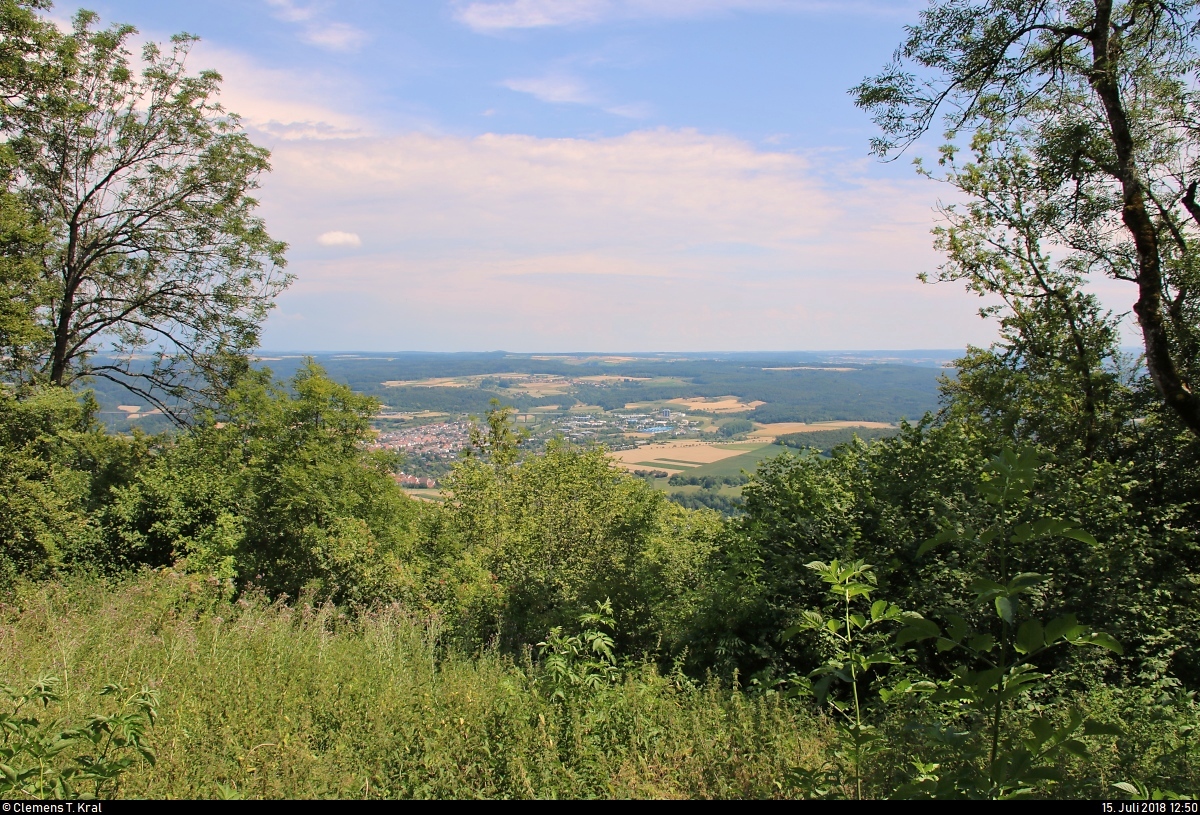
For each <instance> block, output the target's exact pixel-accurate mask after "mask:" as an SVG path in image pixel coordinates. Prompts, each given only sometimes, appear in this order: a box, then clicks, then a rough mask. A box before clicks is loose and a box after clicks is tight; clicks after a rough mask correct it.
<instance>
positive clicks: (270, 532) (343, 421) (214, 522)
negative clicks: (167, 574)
mask: <svg viewBox="0 0 1200 815" xmlns="http://www.w3.org/2000/svg"><path fill="white" fill-rule="evenodd" d="M376 409H377V405H376V403H375V402H374V400H371V399H369V398H366V397H362V396H358V395H356V394H354V393H353V392H351V391H350V389H349V388H347V387H345V386H343V385H338V384H336V383H334V382H332V381H330V380H329V379H328V378H326V377H325V376H324V375H323V372H322V371H321V370H320V369H319V368H318V367H317V366H315V365H308V366H306V367H304V368H302V369H301V370H300V371H299V373H297V375H296V376H295V378H294V379H293V380H292V382H291V389H290V390H288V389H285V388H283V387H282V386H279V385H276V384H272V383H271V382H270V380H269V372H261V373H254V374H251V375H249V376H247V377H246V378H245V379H244V380H243V381H242V382H241V383H240V384H239V385H238V386H237V387H236V388H234V389H233V391H232V392H231V393H230V394H229V396H228V398H227V400H226V405H225V406H224V410H225V414H226V415H225V416H224V417H222V419H223V420H222V421H216V418H215V417H214V418H211V419H209V420H208V421H207V422H206V423H204V424H203V425H201V426H200V427H198V428H196V429H194V430H193V431H192V432H190V433H188V434H186V435H184V436H182V437H180V438H178V439H174V440H171V441H168V442H166V443H165V444H164V445H163V446H162V448H161V450H160V451H159V454H158V455H157V456H156V457H155V459H154V461H153V462H152V463H151V464H150V465H149V466H148V467H146V468H145V469H144V470H142V471H141V472H140V473H138V475H137V477H136V478H135V479H134V480H133V481H132V482H131V483H129V484H128V485H126V486H124V487H121V488H119V489H117V490H116V491H115V500H114V502H113V504H112V505H111V506H110V507H109V508H108V509H107V511H106V513H105V517H104V523H105V532H106V541H105V542H106V546H107V547H108V558H109V560H110V561H112V562H115V563H121V564H124V565H126V566H137V565H143V566H156V567H161V566H169V565H172V564H177V565H179V566H180V567H181V568H184V569H187V570H189V571H193V572H198V573H202V574H209V575H213V576H215V577H217V578H220V579H235V580H237V581H239V582H241V583H243V584H244V583H247V582H253V583H256V584H258V585H261V586H263V587H264V588H265V589H266V590H267V591H268V592H270V593H271V594H273V595H279V594H288V595H290V596H293V597H295V596H296V595H297V594H298V593H299V592H300V590H301V589H303V588H308V589H310V590H314V591H317V592H318V593H320V594H322V595H323V596H329V597H332V598H335V599H338V600H352V601H358V602H368V601H372V600H384V599H386V600H392V599H395V598H396V597H399V596H404V595H405V593H406V592H409V593H411V592H410V589H411V588H412V586H413V585H414V580H415V578H414V577H413V575H412V574H411V571H410V568H411V565H410V562H409V558H408V554H409V552H410V550H411V547H412V543H413V523H414V520H415V516H416V513H417V509H416V507H415V504H414V502H413V501H412V500H411V499H408V498H406V497H405V496H404V495H403V494H402V493H401V491H400V490H398V489H397V488H396V485H395V483H394V481H393V480H392V478H391V471H392V467H393V464H394V461H393V460H392V459H390V458H389V457H387V456H381V455H373V454H369V453H366V452H364V450H363V447H362V444H363V442H364V441H365V440H366V439H367V438H368V437H369V435H370V433H371V430H370V417H371V414H372V413H373V412H374V411H375V410H376Z"/></svg>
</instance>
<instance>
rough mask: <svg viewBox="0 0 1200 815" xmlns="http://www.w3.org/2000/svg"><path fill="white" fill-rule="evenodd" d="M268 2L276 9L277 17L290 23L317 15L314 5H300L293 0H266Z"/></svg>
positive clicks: (303, 20)
mask: <svg viewBox="0 0 1200 815" xmlns="http://www.w3.org/2000/svg"><path fill="white" fill-rule="evenodd" d="M266 3H267V5H268V6H270V7H271V8H273V9H275V10H276V11H275V16H276V17H278V18H279V19H281V20H284V21H286V22H289V23H303V22H307V21H308V20H311V19H312V18H313V17H314V16H315V15H316V9H315V8H314V7H313V6H300V5H297V4H296V3H295V2H293V0H266Z"/></svg>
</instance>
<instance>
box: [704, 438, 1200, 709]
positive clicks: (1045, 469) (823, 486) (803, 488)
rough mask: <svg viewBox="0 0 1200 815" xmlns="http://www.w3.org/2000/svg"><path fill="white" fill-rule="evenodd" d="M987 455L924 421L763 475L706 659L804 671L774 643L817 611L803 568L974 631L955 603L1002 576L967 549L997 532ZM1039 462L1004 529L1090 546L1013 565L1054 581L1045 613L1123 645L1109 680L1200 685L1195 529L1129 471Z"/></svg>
mask: <svg viewBox="0 0 1200 815" xmlns="http://www.w3.org/2000/svg"><path fill="white" fill-rule="evenodd" d="M993 444H994V442H993V441H992V440H991V439H989V438H987V437H986V436H984V435H982V434H980V433H979V432H977V431H975V430H972V429H969V427H968V426H965V425H964V424H962V423H960V422H957V421H953V422H947V423H945V424H941V425H932V424H928V423H926V424H922V425H918V426H905V428H904V429H903V430H902V432H901V433H900V435H899V436H897V437H895V438H893V439H888V440H883V441H879V442H876V443H874V444H871V445H869V446H866V445H859V446H847V447H843V448H839V449H838V450H836V451H835V452H834V456H833V458H832V459H825V458H822V457H818V456H802V457H793V456H780V457H778V458H776V459H774V460H772V461H768V462H765V463H764V464H763V465H762V467H761V468H760V470H759V472H758V474H757V476H756V478H755V480H754V481H753V482H752V483H751V484H749V485H747V486H746V488H745V489H744V490H743V494H744V496H745V506H744V510H745V513H746V514H745V516H744V517H743V518H741V519H739V521H738V523H737V525H736V526H735V527H734V528H733V529H732V530H731V533H730V538H729V539H728V543H727V545H726V546H725V547H724V549H723V553H722V555H721V557H722V558H723V559H724V561H723V569H724V574H725V576H724V578H722V579H721V583H720V587H719V588H718V589H717V590H716V592H715V594H714V596H715V597H719V598H721V600H720V602H719V603H718V604H717V605H715V606H714V607H713V609H712V610H711V611H710V612H708V614H709V616H708V617H707V620H708V621H707V623H705V626H706V628H704V630H705V631H706V633H704V634H703V635H702V636H701V639H702V640H704V641H706V642H708V643H709V644H710V648H713V647H716V646H718V645H719V647H720V648H721V653H717V652H715V651H710V652H709V655H708V657H707V658H708V659H710V660H714V661H717V662H720V661H721V659H731V658H734V659H733V662H732V663H731V665H732V664H736V665H738V666H739V667H741V669H742V670H743V671H746V670H758V669H761V668H764V667H770V668H771V669H772V670H786V668H787V667H788V666H799V667H807V668H811V667H812V666H811V663H810V661H811V659H812V658H813V657H812V656H811V655H809V654H806V653H805V652H804V644H803V643H800V644H798V645H793V644H788V645H787V646H781V645H780V644H778V643H777V642H776V641H775V634H776V633H777V632H778V631H779V630H782V627H786V626H787V625H789V624H791V622H794V620H793V617H794V615H795V614H796V613H798V610H799V609H802V608H805V607H811V606H816V605H819V600H820V596H821V587H820V585H819V583H818V582H817V581H816V580H815V579H814V577H813V575H812V574H811V572H809V571H808V570H806V569H805V564H806V563H807V562H809V561H811V560H813V559H821V560H832V559H835V558H854V559H863V560H866V561H867V562H872V561H873V562H875V563H878V564H881V567H880V571H879V581H880V585H881V587H882V589H883V590H884V591H886V593H887V594H888V596H889V597H890V598H892V599H893V600H894V601H895V602H896V603H897V604H898V605H901V606H902V607H904V608H909V609H923V610H929V611H931V612H932V611H933V610H936V609H952V610H954V611H956V612H957V613H961V614H963V615H964V616H966V617H967V618H968V619H971V618H970V614H971V613H972V612H971V611H970V609H967V608H964V607H962V605H961V603H962V599H961V598H963V597H966V596H967V595H968V594H969V592H968V591H967V588H968V583H969V575H971V574H975V573H978V572H979V571H980V570H981V569H993V570H995V569H996V568H997V567H996V564H992V563H990V561H989V558H991V557H993V555H992V554H991V553H992V551H993V550H992V548H991V547H990V545H989V543H988V541H983V540H980V539H978V538H977V537H974V533H975V531H976V530H980V529H983V528H984V527H986V526H987V525H989V524H992V523H994V522H995V521H996V512H997V510H996V508H995V506H993V505H992V504H990V503H989V502H988V501H986V500H985V496H984V495H983V494H982V493H981V492H980V491H979V489H978V488H977V486H976V484H977V481H978V477H979V476H978V474H979V473H980V472H981V471H983V469H984V467H985V466H986V464H987V461H988V459H989V457H990V455H989V452H988V451H989V449H995V448H993V447H992V445H993ZM1043 458H1044V463H1043V464H1042V465H1041V466H1039V467H1038V468H1037V469H1036V470H1035V472H1034V475H1033V479H1034V483H1033V486H1032V488H1031V489H1030V492H1029V494H1028V495H1029V497H1028V498H1026V499H1025V500H1024V502H1023V503H1020V504H1019V511H1018V512H1017V514H1016V516H1014V517H1010V518H1008V520H1007V521H1006V522H1008V523H1011V524H1019V523H1021V522H1023V521H1024V520H1030V519H1035V518H1034V516H1035V515H1036V516H1038V517H1044V516H1053V517H1056V518H1061V519H1063V520H1064V521H1066V522H1068V523H1071V524H1075V525H1076V526H1077V527H1083V528H1086V529H1087V530H1088V531H1089V532H1090V533H1091V535H1093V536H1094V537H1095V541H1096V542H1095V543H1094V544H1093V543H1086V542H1083V541H1081V540H1077V539H1073V538H1069V537H1057V538H1053V539H1049V540H1047V539H1039V540H1036V541H1034V540H1030V541H1029V542H1028V543H1027V544H1023V546H1024V548H1021V547H1020V546H1018V547H1016V548H1014V549H1013V550H1012V551H1011V552H1010V553H1009V554H1010V555H1011V556H1012V557H1013V558H1014V559H1017V560H1019V562H1020V563H1022V564H1023V565H1022V568H1024V569H1026V570H1028V571H1032V572H1038V573H1041V574H1051V575H1055V576H1057V577H1056V579H1055V581H1054V582H1053V583H1052V584H1051V585H1050V586H1049V587H1047V588H1046V589H1045V590H1044V592H1043V593H1042V594H1041V595H1040V597H1039V602H1040V603H1041V604H1042V605H1041V606H1040V608H1041V609H1042V610H1044V611H1045V613H1047V614H1056V615H1057V614H1064V613H1068V612H1074V613H1077V614H1078V616H1079V619H1080V620H1081V622H1084V623H1087V624H1094V625H1097V626H1102V627H1104V628H1105V629H1106V630H1108V631H1110V632H1111V633H1113V635H1114V636H1116V637H1117V638H1118V639H1119V640H1120V641H1121V642H1122V643H1124V644H1125V646H1126V648H1127V652H1126V657H1125V660H1124V661H1123V662H1121V663H1120V667H1119V669H1113V670H1117V673H1116V674H1113V677H1114V678H1117V676H1120V677H1121V678H1123V679H1124V680H1133V679H1134V677H1140V679H1141V680H1142V681H1146V680H1148V679H1154V681H1162V682H1166V683H1167V684H1168V685H1169V684H1170V683H1171V682H1174V681H1182V682H1184V683H1185V684H1187V685H1188V686H1189V687H1195V686H1197V685H1198V684H1200V672H1197V670H1196V664H1195V661H1194V659H1193V657H1192V654H1193V653H1194V652H1195V651H1196V649H1197V647H1198V646H1200V643H1198V642H1197V640H1196V634H1195V631H1196V630H1197V625H1198V624H1200V619H1198V616H1200V612H1198V611H1197V609H1200V602H1198V601H1200V598H1198V597H1197V596H1196V592H1197V589H1196V586H1197V583H1198V575H1200V545H1198V543H1197V535H1196V532H1195V527H1194V526H1191V525H1190V524H1187V523H1183V524H1181V523H1180V520H1181V518H1180V510H1179V509H1178V508H1177V507H1175V506H1171V505H1163V504H1160V503H1158V502H1148V501H1146V490H1147V487H1148V485H1147V484H1146V483H1144V482H1142V481H1141V480H1140V479H1139V476H1138V472H1137V467H1135V466H1134V465H1133V464H1130V463H1116V464H1114V463H1110V462H1097V461H1094V460H1086V459H1078V460H1073V459H1058V460H1055V459H1054V458H1053V457H1052V456H1051V455H1050V454H1049V453H1045V454H1043ZM1034 496H1036V500H1035V498H1034ZM1021 513H1025V514H1026V515H1028V516H1029V517H1028V518H1025V517H1023V516H1022V515H1021ZM1039 513H1040V514H1039ZM945 529H953V530H955V532H956V534H958V537H957V539H956V540H957V543H955V544H954V545H953V546H949V547H944V548H942V549H939V550H937V551H936V552H935V553H934V554H933V555H932V556H926V557H925V558H918V557H917V551H918V548H919V545H920V543H921V542H922V541H925V540H928V539H931V538H933V537H935V536H936V535H938V534H939V533H941V532H943V531H944V530H945ZM731 598H736V599H732V600H731ZM731 609H732V610H733V611H732V613H731V612H730V610H731ZM793 647H794V648H796V650H794V651H791V650H786V649H787V648H793ZM930 658H934V657H933V656H931V657H930ZM731 665H727V667H731Z"/></svg>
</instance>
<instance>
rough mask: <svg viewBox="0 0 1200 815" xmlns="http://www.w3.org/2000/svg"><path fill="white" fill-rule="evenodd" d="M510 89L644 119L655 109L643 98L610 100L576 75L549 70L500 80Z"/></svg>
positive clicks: (558, 101) (550, 101)
mask: <svg viewBox="0 0 1200 815" xmlns="http://www.w3.org/2000/svg"><path fill="white" fill-rule="evenodd" d="M500 84H501V85H503V86H504V87H506V88H508V89H509V90H513V91H517V92H518V93H528V94H530V95H531V96H533V97H535V98H537V99H539V100H541V101H542V102H548V103H551V104H571V105H591V106H593V107H597V108H600V109H601V110H603V111H604V112H605V113H611V114H613V115H614V116H621V117H623V118H626V119H646V118H649V117H650V116H651V115H652V114H653V113H654V108H653V106H652V105H650V104H648V103H646V102H631V103H626V104H618V105H614V104H609V103H607V102H605V101H604V99H603V98H601V97H600V95H598V94H597V93H596V92H595V91H593V90H592V89H591V88H589V87H588V86H587V84H586V83H585V82H584V81H583V80H581V79H579V78H578V77H575V76H572V75H570V74H565V73H551V74H547V75H545V76H538V77H526V78H522V79H506V80H504V81H503V82H502V83H500Z"/></svg>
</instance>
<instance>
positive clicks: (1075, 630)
mask: <svg viewBox="0 0 1200 815" xmlns="http://www.w3.org/2000/svg"><path fill="white" fill-rule="evenodd" d="M1079 631H1080V626H1079V620H1078V619H1076V618H1075V615H1074V614H1064V615H1063V616H1061V617H1056V618H1054V619H1053V620H1051V621H1050V622H1048V623H1047V624H1046V633H1045V640H1046V642H1047V643H1054V642H1057V641H1058V640H1059V639H1074V638H1075V637H1077V636H1079Z"/></svg>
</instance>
